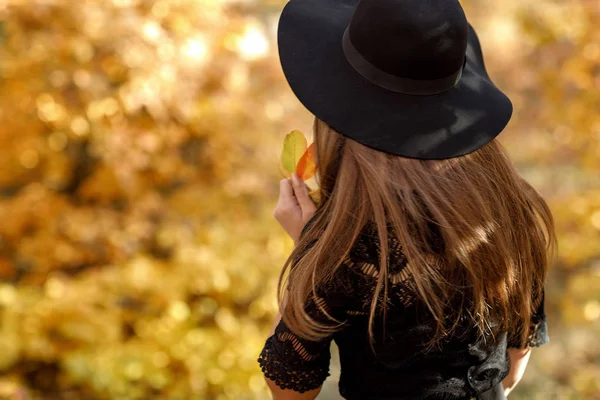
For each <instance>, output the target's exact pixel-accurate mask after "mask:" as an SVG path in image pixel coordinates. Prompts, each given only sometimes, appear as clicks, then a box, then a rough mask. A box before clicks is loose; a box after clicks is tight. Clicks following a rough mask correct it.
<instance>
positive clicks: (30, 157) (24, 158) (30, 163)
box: [19, 149, 40, 169]
mask: <svg viewBox="0 0 600 400" xmlns="http://www.w3.org/2000/svg"><path fill="white" fill-rule="evenodd" d="M19 161H21V165H22V166H24V167H25V168H27V169H32V168H35V167H36V166H37V165H38V163H39V162H40V156H39V154H38V152H37V151H35V150H33V149H28V150H25V151H24V152H22V153H21V156H20V157H19Z"/></svg>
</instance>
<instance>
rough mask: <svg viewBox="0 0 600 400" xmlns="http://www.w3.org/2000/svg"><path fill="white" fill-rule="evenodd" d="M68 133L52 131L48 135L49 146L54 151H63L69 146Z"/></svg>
mask: <svg viewBox="0 0 600 400" xmlns="http://www.w3.org/2000/svg"><path fill="white" fill-rule="evenodd" d="M67 142H68V139H67V135H66V134H65V133H64V132H60V131H58V132H52V133H51V134H50V136H48V147H50V150H53V151H63V150H64V149H65V147H67Z"/></svg>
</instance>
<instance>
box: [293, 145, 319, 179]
mask: <svg viewBox="0 0 600 400" xmlns="http://www.w3.org/2000/svg"><path fill="white" fill-rule="evenodd" d="M316 170H317V163H316V161H315V144H314V143H311V144H310V146H308V148H307V149H306V151H305V152H304V154H302V157H300V160H299V161H298V165H297V166H296V175H298V176H299V177H300V179H302V180H303V181H306V180H308V179H310V178H312V177H313V175H314V174H315V172H316Z"/></svg>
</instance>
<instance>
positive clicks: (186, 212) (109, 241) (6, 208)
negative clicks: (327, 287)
mask: <svg viewBox="0 0 600 400" xmlns="http://www.w3.org/2000/svg"><path fill="white" fill-rule="evenodd" d="M283 4H284V1H282V0H264V1H260V0H244V1H242V0H227V1H225V0H172V1H169V0H112V1H108V0H104V1H101V0H95V1H94V0H89V1H77V2H76V1H70V0H54V1H41V0H39V1H34V0H30V1H25V0H0V221H1V222H0V280H1V281H0V323H1V325H0V398H2V399H22V400H25V399H61V400H62V399H65V400H69V399H86V400H94V399H124V400H125V399H127V400H129V399H133V400H137V399H169V400H170V399H219V400H220V399H236V400H237V399H266V398H269V397H268V394H267V390H266V386H265V384H264V381H263V378H262V375H261V372H260V370H259V368H258V365H257V363H256V358H257V356H258V353H259V352H260V349H261V347H262V345H263V343H264V340H265V339H266V336H267V333H268V331H269V328H270V326H271V324H272V322H273V319H274V316H275V313H276V304H275V287H276V279H277V277H278V274H279V271H280V267H281V265H282V264H283V261H284V260H285V258H286V255H287V254H288V253H289V251H290V250H291V246H292V243H291V241H290V240H289V239H288V238H287V237H285V235H284V233H283V231H282V230H281V229H280V228H279V227H278V226H277V224H276V223H275V222H274V221H273V219H272V217H271V211H272V208H273V206H274V202H275V199H276V196H277V190H278V185H277V184H276V183H277V180H278V179H279V178H278V169H277V164H278V162H279V159H278V157H279V152H280V149H281V148H280V144H281V140H282V138H283V134H284V133H287V132H289V131H290V130H291V129H294V128H301V129H303V130H304V131H306V132H308V131H309V128H310V122H311V121H310V116H309V115H308V113H307V112H306V111H305V110H304V109H303V108H302V107H301V106H300V105H299V103H298V102H297V100H296V99H295V98H294V97H293V94H292V93H291V91H290V90H289V89H288V87H287V84H286V83H285V80H284V79H283V75H282V73H281V71H280V68H279V62H278V58H277V52H276V44H275V31H276V26H277V20H278V16H279V12H280V11H281V8H282V6H283ZM463 5H464V7H465V9H466V12H467V15H468V16H469V18H470V20H471V21H472V23H473V25H474V26H475V27H476V28H477V29H478V32H479V34H480V37H481V39H482V42H483V45H484V52H485V55H486V61H487V64H488V68H489V70H490V74H491V76H492V77H493V78H494V79H495V81H496V83H497V84H498V85H499V86H500V87H502V88H503V89H505V90H506V91H507V92H508V93H509V95H510V97H511V98H512V99H513V102H514V103H515V109H516V113H515V116H514V119H513V121H512V122H511V124H510V125H509V128H508V129H507V131H506V132H505V133H503V135H502V136H501V141H502V143H503V144H504V145H505V146H506V147H507V148H508V149H509V151H510V153H511V154H512V156H513V158H514V160H515V162H516V163H517V164H518V166H519V168H520V170H521V171H522V173H523V174H524V176H525V177H526V178H527V179H528V180H529V181H530V182H532V183H533V184H534V186H535V187H537V188H538V189H539V190H540V191H541V192H542V193H543V194H544V196H545V197H546V198H547V199H548V201H549V202H550V204H551V206H552V209H553V211H554V214H555V217H556V221H557V230H558V234H559V238H560V243H559V245H560V254H559V259H558V260H557V263H556V265H554V266H553V267H552V271H551V273H550V277H549V281H548V286H547V311H548V314H549V322H550V335H551V339H552V342H551V343H550V344H548V345H546V346H544V347H542V348H540V349H539V350H535V351H534V355H533V357H532V363H531V364H532V365H531V367H530V369H529V370H528V373H527V374H526V378H525V380H524V382H523V383H522V384H521V386H520V387H519V388H518V389H517V391H516V392H515V394H514V395H512V396H511V398H512V397H514V398H517V399H519V398H520V399H597V398H600V346H599V345H598V337H599V336H600V115H599V112H598V108H599V105H600V30H598V28H597V27H598V26H600V3H598V2H597V1H595V0H572V1H569V2H559V1H555V0H536V1H533V0H505V1H503V2H496V1H491V0H468V1H467V0H464V1H463ZM335 370H336V366H335V365H332V371H333V373H334V375H335ZM335 383H336V382H335V381H334V380H331V379H330V382H329V383H328V385H329V387H328V388H326V390H325V391H324V393H323V395H322V396H321V398H324V399H328V398H329V399H335V398H337V395H336V394H335ZM332 387H333V389H332Z"/></svg>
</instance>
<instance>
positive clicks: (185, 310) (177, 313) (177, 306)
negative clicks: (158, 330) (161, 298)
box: [169, 301, 190, 321]
mask: <svg viewBox="0 0 600 400" xmlns="http://www.w3.org/2000/svg"><path fill="white" fill-rule="evenodd" d="M169 315H170V316H171V317H173V319H175V320H177V321H185V320H186V319H187V318H188V317H189V316H190V308H189V307H188V305H187V304H186V303H184V302H183V301H176V302H174V303H173V304H171V306H170V307H169Z"/></svg>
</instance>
